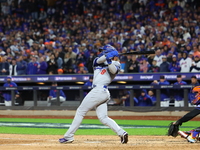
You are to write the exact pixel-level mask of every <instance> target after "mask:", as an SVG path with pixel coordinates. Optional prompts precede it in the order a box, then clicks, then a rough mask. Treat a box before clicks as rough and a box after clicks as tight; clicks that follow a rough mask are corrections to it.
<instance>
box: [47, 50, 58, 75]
mask: <svg viewBox="0 0 200 150" xmlns="http://www.w3.org/2000/svg"><path fill="white" fill-rule="evenodd" d="M47 65H48V68H47V73H48V74H49V73H52V74H57V69H58V64H57V61H56V59H55V54H54V53H51V55H50V59H49V61H48V62H47Z"/></svg>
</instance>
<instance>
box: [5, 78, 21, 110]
mask: <svg viewBox="0 0 200 150" xmlns="http://www.w3.org/2000/svg"><path fill="white" fill-rule="evenodd" d="M5 80H6V83H4V85H3V87H17V84H16V83H15V82H13V81H12V77H10V76H8V77H6V79H5ZM3 97H4V103H5V106H11V105H12V101H11V99H12V95H11V91H4V92H3ZM17 97H19V92H18V91H17V90H15V98H17Z"/></svg>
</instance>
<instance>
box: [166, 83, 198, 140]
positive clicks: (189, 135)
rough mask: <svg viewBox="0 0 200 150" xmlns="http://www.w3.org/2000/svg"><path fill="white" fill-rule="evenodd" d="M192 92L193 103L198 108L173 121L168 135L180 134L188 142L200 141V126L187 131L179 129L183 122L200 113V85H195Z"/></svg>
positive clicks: (175, 135)
mask: <svg viewBox="0 0 200 150" xmlns="http://www.w3.org/2000/svg"><path fill="white" fill-rule="evenodd" d="M192 93H193V94H191V99H192V104H193V105H196V108H195V109H193V110H191V111H190V112H189V113H187V114H185V115H184V116H183V117H182V118H180V119H179V120H177V121H176V122H172V123H171V124H170V126H169V129H168V136H173V137H177V136H178V135H180V136H181V137H183V138H185V139H187V141H188V142H190V143H196V142H197V141H200V127H198V128H196V129H193V130H191V131H186V132H183V131H180V130H179V126H181V125H182V123H184V122H187V121H189V120H191V119H192V118H194V117H196V116H197V115H198V114H200V86H196V87H194V88H193V89H192Z"/></svg>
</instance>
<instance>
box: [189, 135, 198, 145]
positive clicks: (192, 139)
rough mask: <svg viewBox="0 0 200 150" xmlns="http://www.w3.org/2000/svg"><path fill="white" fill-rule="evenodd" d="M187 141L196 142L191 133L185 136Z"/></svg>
mask: <svg viewBox="0 0 200 150" xmlns="http://www.w3.org/2000/svg"><path fill="white" fill-rule="evenodd" d="M187 140H188V142H190V143H196V142H197V140H196V139H195V138H193V137H192V136H191V135H190V136H188V137H187Z"/></svg>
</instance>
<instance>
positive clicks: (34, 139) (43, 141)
mask: <svg viewBox="0 0 200 150" xmlns="http://www.w3.org/2000/svg"><path fill="white" fill-rule="evenodd" d="M0 117H1V118H62V119H69V118H73V116H45V115H37V116H30V115H27V116H22V115H0ZM86 118H87V119H96V118H97V117H95V116H86V117H85V119H86ZM111 118H113V119H123V120H174V121H175V120H177V119H178V118H180V116H111ZM193 120H195V121H200V118H199V117H196V118H194V119H193ZM59 138H62V136H59V135H20V134H0V149H1V150H13V149H14V150H66V149H70V150H89V149H90V150H113V149H114V150H129V149H131V150H132V149H137V150H171V149H173V150H193V149H199V145H200V142H198V143H193V144H191V143H188V142H187V141H186V140H185V139H183V138H181V137H177V138H173V137H168V136H133V135H130V136H129V142H128V144H121V143H120V138H119V137H117V136H106V135H99V136H97V135H75V141H74V142H73V143H70V144H60V143H59V142H58V139H59Z"/></svg>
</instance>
